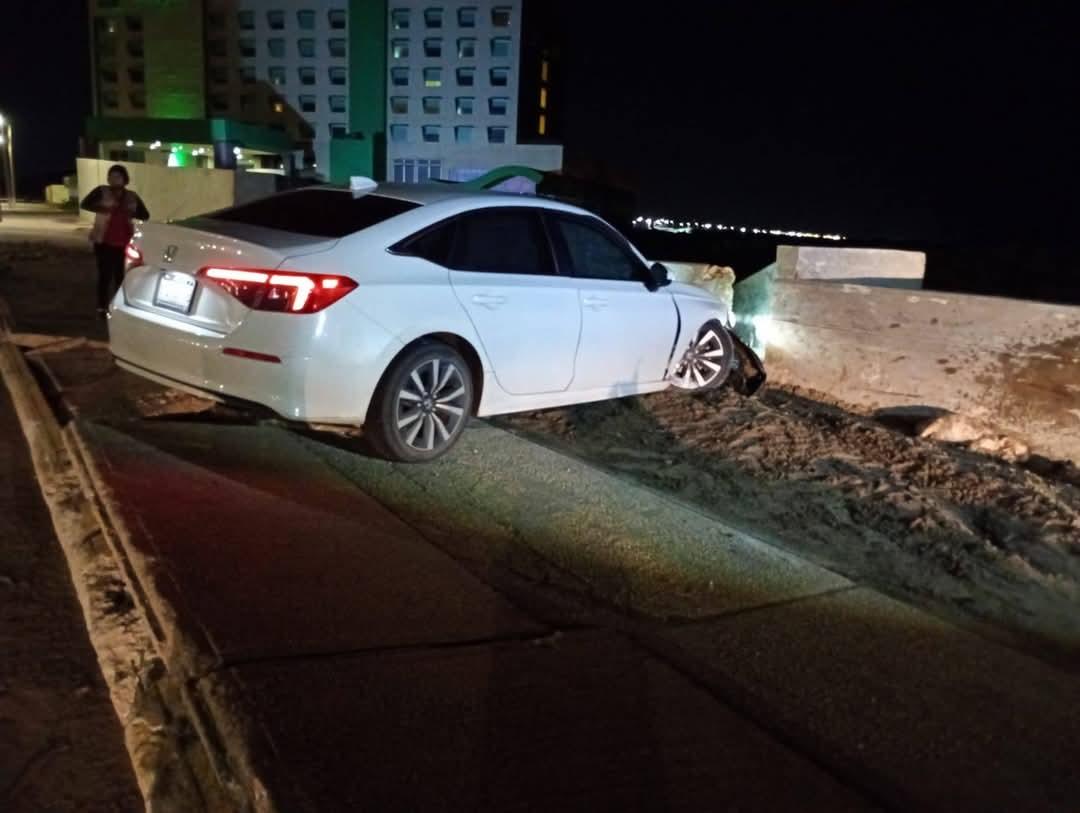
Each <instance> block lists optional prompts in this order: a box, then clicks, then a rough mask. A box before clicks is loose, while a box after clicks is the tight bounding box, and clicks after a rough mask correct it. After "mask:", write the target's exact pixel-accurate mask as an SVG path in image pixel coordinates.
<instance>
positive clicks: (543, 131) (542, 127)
mask: <svg viewBox="0 0 1080 813" xmlns="http://www.w3.org/2000/svg"><path fill="white" fill-rule="evenodd" d="M536 132H538V133H539V134H540V135H547V116H546V115H545V114H544V113H541V114H540V121H539V122H538V123H537V125H536Z"/></svg>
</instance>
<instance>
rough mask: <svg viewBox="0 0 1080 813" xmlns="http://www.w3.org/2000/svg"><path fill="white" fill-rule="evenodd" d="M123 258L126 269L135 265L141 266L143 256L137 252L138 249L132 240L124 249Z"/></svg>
mask: <svg viewBox="0 0 1080 813" xmlns="http://www.w3.org/2000/svg"><path fill="white" fill-rule="evenodd" d="M124 258H125V259H126V260H127V267H128V268H134V267H135V266H137V265H142V264H143V255H142V252H141V251H139V247H138V246H137V245H135V241H134V240H129V241H128V244H127V246H126V247H125V248H124Z"/></svg>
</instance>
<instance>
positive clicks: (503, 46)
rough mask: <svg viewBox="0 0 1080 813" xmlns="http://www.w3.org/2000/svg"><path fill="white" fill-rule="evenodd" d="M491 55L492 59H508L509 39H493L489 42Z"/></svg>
mask: <svg viewBox="0 0 1080 813" xmlns="http://www.w3.org/2000/svg"><path fill="white" fill-rule="evenodd" d="M491 55H492V56H493V57H508V56H510V38H509V37H495V38H494V39H493V40H492V41H491Z"/></svg>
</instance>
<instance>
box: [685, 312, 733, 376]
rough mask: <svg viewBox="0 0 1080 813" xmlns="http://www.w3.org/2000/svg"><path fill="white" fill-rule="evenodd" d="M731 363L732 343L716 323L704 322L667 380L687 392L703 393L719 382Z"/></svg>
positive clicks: (728, 371)
mask: <svg viewBox="0 0 1080 813" xmlns="http://www.w3.org/2000/svg"><path fill="white" fill-rule="evenodd" d="M734 364H735V343H734V342H733V341H732V340H731V336H730V335H729V334H728V332H727V330H726V329H725V328H724V326H723V325H721V324H720V323H719V322H706V323H705V324H704V325H703V326H702V327H701V330H699V331H698V332H697V335H696V336H695V337H694V340H693V341H692V342H690V346H689V347H687V348H686V349H685V350H684V351H683V356H682V358H681V359H680V360H679V363H678V365H676V367H675V370H674V371H673V372H672V374H671V383H672V385H674V386H675V387H678V388H679V389H681V390H687V391H688V392H707V391H708V390H712V389H716V388H717V387H719V386H720V385H721V384H723V383H724V382H725V381H726V380H727V377H728V375H730V374H731V368H732V366H733V365H734Z"/></svg>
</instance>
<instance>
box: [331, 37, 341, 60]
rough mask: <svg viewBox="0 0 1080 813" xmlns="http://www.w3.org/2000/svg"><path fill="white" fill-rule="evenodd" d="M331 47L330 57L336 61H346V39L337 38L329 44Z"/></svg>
mask: <svg viewBox="0 0 1080 813" xmlns="http://www.w3.org/2000/svg"><path fill="white" fill-rule="evenodd" d="M327 44H328V45H329V46H330V56H332V57H334V58H335V59H344V57H345V39H344V38H343V37H335V38H334V39H332V40H330V42H328V43H327Z"/></svg>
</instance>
